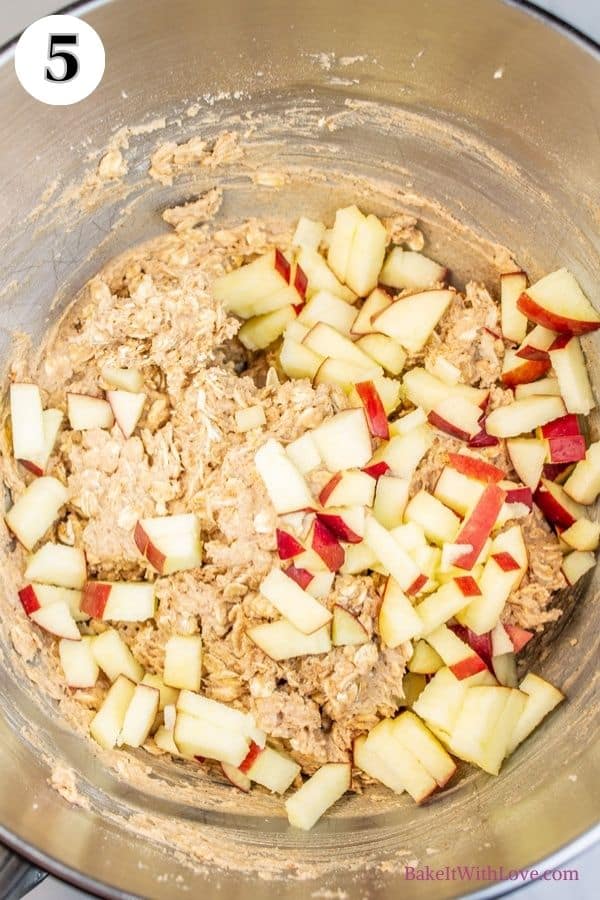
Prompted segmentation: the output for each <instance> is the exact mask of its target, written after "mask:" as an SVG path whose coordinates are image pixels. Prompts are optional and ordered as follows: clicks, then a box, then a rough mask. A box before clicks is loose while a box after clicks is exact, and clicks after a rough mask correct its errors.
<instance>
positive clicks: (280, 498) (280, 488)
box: [254, 424, 366, 515]
mask: <svg viewBox="0 0 600 900" xmlns="http://www.w3.org/2000/svg"><path fill="white" fill-rule="evenodd" d="M365 427H366V424H365ZM254 465H255V466H256V470H257V472H258V474H259V475H260V477H261V478H262V480H263V482H264V485H265V487H266V489H267V493H268V495H269V498H270V500H271V503H272V504H273V506H274V508H275V512H277V513H279V514H280V515H282V514H284V513H289V512H296V511H297V510H299V509H311V508H312V507H313V506H314V502H315V501H314V498H313V496H312V494H311V492H310V490H309V488H308V485H307V484H306V481H305V480H304V478H303V476H302V475H301V474H300V472H299V471H298V469H297V468H296V466H295V465H294V464H293V462H292V461H291V460H290V458H289V456H288V455H287V453H286V452H285V450H284V448H283V447H282V445H281V444H280V443H279V442H278V441H275V440H273V439H269V440H268V441H267V442H266V443H265V444H263V446H262V447H260V449H259V450H257V452H256V454H255V457H254Z"/></svg>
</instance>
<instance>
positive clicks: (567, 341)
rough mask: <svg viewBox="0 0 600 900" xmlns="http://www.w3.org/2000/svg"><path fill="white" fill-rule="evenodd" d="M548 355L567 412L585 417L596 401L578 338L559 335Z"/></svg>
mask: <svg viewBox="0 0 600 900" xmlns="http://www.w3.org/2000/svg"><path fill="white" fill-rule="evenodd" d="M548 353H549V355H550V360H551V362H552V368H553V369H554V372H555V373H556V377H557V379H558V384H559V387H560V393H561V395H562V398H563V400H564V403H565V406H566V408H567V411H568V412H570V413H581V414H583V415H587V414H588V413H589V412H590V411H591V410H592V409H593V408H594V406H595V405H596V401H595V400H594V393H593V391H592V386H591V384H590V379H589V376H588V373H587V369H586V365H585V358H584V355H583V350H582V349H581V343H580V342H579V338H577V337H570V336H569V335H565V334H561V335H559V336H558V337H557V338H556V340H555V341H554V343H553V344H552V346H551V347H550V349H549V351H548Z"/></svg>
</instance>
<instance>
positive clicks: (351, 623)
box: [331, 603, 369, 647]
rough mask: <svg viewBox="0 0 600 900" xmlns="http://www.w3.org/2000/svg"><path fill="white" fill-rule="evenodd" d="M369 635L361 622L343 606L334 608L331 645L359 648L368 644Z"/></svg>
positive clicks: (337, 605) (336, 605)
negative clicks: (360, 645)
mask: <svg viewBox="0 0 600 900" xmlns="http://www.w3.org/2000/svg"><path fill="white" fill-rule="evenodd" d="M368 640H369V635H368V634H367V631H366V629H365V627H364V625H362V624H361V622H359V620H358V619H357V618H356V616H353V615H352V613H350V612H348V610H347V609H344V607H343V606H340V605H339V604H337V603H336V604H335V606H334V607H333V621H332V623H331V643H332V644H333V646H334V647H348V646H352V647H355V646H358V645H359V644H366V643H367V642H368Z"/></svg>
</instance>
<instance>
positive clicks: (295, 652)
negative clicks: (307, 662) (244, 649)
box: [246, 619, 331, 661]
mask: <svg viewBox="0 0 600 900" xmlns="http://www.w3.org/2000/svg"><path fill="white" fill-rule="evenodd" d="M246 634H247V635H248V637H249V638H250V640H251V641H252V642H253V643H254V644H256V646H257V647H260V649H261V650H262V651H263V653H266V655H267V656H269V657H270V658H271V659H274V660H275V661H279V660H282V659H293V658H294V657H296V656H312V655H318V654H320V653H328V652H329V650H331V641H330V639H329V628H328V627H327V626H325V627H324V628H320V629H319V630H318V631H313V633H312V634H304V632H302V631H299V630H298V629H297V628H294V626H293V625H292V624H291V623H290V622H288V621H287V620H286V619H279V620H278V621H276V622H267V623H265V624H264V625H256V626H255V627H254V628H250V629H248V631H247V632H246Z"/></svg>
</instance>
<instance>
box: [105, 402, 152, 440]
mask: <svg viewBox="0 0 600 900" xmlns="http://www.w3.org/2000/svg"><path fill="white" fill-rule="evenodd" d="M106 399H107V400H108V402H109V403H110V408H111V409H112V411H113V415H114V417H115V421H116V423H117V425H118V426H119V428H120V429H121V431H122V432H123V436H124V437H125V438H130V437H131V435H132V434H133V432H134V431H135V429H136V426H137V423H138V422H139V420H140V418H141V416H142V412H143V409H144V404H145V402H146V395H145V394H132V393H131V392H130V391H107V392H106Z"/></svg>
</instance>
